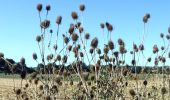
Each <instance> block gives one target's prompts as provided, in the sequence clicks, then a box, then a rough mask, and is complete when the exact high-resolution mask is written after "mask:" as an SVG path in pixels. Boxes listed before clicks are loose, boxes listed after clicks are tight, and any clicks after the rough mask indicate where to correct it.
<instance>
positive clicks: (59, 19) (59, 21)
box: [56, 16, 62, 25]
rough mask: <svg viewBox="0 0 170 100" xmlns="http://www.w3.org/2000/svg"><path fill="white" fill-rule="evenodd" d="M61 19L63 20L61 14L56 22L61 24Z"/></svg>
mask: <svg viewBox="0 0 170 100" xmlns="http://www.w3.org/2000/svg"><path fill="white" fill-rule="evenodd" d="M61 21H62V17H61V16H58V17H57V19H56V23H57V24H58V25H60V24H61Z"/></svg>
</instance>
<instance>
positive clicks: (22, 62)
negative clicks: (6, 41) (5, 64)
mask: <svg viewBox="0 0 170 100" xmlns="http://www.w3.org/2000/svg"><path fill="white" fill-rule="evenodd" d="M20 64H21V65H25V58H23V57H22V58H21V59H20Z"/></svg>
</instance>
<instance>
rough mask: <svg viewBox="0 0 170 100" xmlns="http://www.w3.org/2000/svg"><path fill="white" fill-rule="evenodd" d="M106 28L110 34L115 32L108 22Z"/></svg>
mask: <svg viewBox="0 0 170 100" xmlns="http://www.w3.org/2000/svg"><path fill="white" fill-rule="evenodd" d="M106 27H107V30H108V31H110V32H111V31H112V30H113V26H112V25H111V24H110V23H108V22H106Z"/></svg>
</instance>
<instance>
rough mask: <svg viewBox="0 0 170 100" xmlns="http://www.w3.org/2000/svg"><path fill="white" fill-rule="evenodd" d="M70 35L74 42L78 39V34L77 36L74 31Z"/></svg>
mask: <svg viewBox="0 0 170 100" xmlns="http://www.w3.org/2000/svg"><path fill="white" fill-rule="evenodd" d="M71 37H72V40H73V41H74V42H76V41H77V40H78V38H79V36H78V35H77V34H76V33H73V34H72V35H71Z"/></svg>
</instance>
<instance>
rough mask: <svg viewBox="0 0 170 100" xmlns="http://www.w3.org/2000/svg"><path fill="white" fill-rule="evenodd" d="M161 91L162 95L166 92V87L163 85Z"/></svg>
mask: <svg viewBox="0 0 170 100" xmlns="http://www.w3.org/2000/svg"><path fill="white" fill-rule="evenodd" d="M161 93H162V94H163V95H164V94H166V93H167V89H166V88H165V87H162V88H161Z"/></svg>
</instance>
